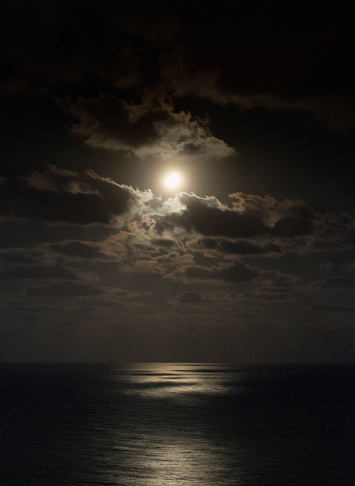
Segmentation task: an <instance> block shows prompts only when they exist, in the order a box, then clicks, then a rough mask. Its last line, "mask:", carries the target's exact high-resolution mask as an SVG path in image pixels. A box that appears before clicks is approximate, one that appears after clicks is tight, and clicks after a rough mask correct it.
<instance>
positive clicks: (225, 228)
mask: <svg viewBox="0 0 355 486" xmlns="http://www.w3.org/2000/svg"><path fill="white" fill-rule="evenodd" d="M231 198H232V199H234V200H233V201H232V203H231V205H223V204H222V203H220V202H219V201H218V200H217V199H216V198H214V197H204V198H201V197H197V196H195V195H188V194H184V195H181V196H180V201H181V203H182V204H184V206H185V208H186V209H184V210H182V211H180V212H175V213H174V212H172V213H171V214H169V215H167V216H166V217H165V218H158V219H157V223H156V228H157V230H158V231H163V230H164V229H165V228H171V227H172V226H174V225H176V226H182V227H184V228H185V229H186V230H187V231H192V230H195V231H197V232H199V233H201V234H203V235H206V236H226V237H230V238H245V237H256V236H260V235H269V236H274V237H279V238H283V237H284V238H294V237H296V236H303V235H309V234H311V233H313V232H314V231H315V213H314V211H313V210H312V209H311V208H310V207H309V206H307V205H306V204H305V203H304V202H303V201H276V200H275V199H273V198H271V197H266V198H261V197H258V196H247V195H244V194H243V195H241V194H238V195H231ZM210 242H211V240H210ZM224 245H225V249H226V247H228V243H227V242H224ZM222 246H223V243H222ZM240 248H241V249H242V246H240ZM235 249H236V248H235ZM244 250H246V247H245V248H244ZM254 250H256V247H254ZM274 250H276V247H274ZM230 251H231V252H234V248H233V247H232V245H230Z"/></svg>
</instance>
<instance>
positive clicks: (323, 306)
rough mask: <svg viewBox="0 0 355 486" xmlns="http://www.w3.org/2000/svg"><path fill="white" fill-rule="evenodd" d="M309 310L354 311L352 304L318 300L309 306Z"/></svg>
mask: <svg viewBox="0 0 355 486" xmlns="http://www.w3.org/2000/svg"><path fill="white" fill-rule="evenodd" d="M310 310H312V311H320V312H324V313H327V312H334V313H337V312H340V313H342V312H355V305H354V304H338V303H332V302H326V303H323V302H319V303H316V304H312V305H311V306H310Z"/></svg>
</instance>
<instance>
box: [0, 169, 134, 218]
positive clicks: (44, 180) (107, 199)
mask: <svg viewBox="0 0 355 486" xmlns="http://www.w3.org/2000/svg"><path fill="white" fill-rule="evenodd" d="M134 199H135V196H134V192H133V190H131V189H130V188H128V187H126V186H120V185H119V184H116V183H115V182H113V181H111V180H109V179H104V178H101V177H99V176H98V175H97V174H95V173H94V172H92V171H87V172H86V173H85V174H84V175H83V176H79V175H78V174H76V173H74V172H71V171H67V170H63V169H58V168H57V167H53V166H52V167H50V168H49V169H48V170H47V171H46V172H44V173H38V172H33V173H32V175H31V176H30V177H23V178H14V179H9V180H3V181H2V183H1V185H0V203H1V215H2V216H6V217H15V218H20V219H21V218H23V219H35V220H40V221H45V222H50V223H73V224H81V225H88V224H93V223H103V224H109V223H112V222H113V220H114V218H115V217H117V216H119V215H121V214H123V213H125V212H127V211H128V210H129V204H130V203H131V202H132V203H133V202H134Z"/></svg>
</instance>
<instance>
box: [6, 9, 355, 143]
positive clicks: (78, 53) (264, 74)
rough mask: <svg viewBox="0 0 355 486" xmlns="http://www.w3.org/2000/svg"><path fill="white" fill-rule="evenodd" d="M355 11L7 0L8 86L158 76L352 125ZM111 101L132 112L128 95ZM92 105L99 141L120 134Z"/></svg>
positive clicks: (160, 88)
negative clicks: (98, 118)
mask: <svg viewBox="0 0 355 486" xmlns="http://www.w3.org/2000/svg"><path fill="white" fill-rule="evenodd" d="M19 12H21V14H19ZM354 13H355V12H354V6H353V5H352V4H351V3H350V2H347V3H345V2H341V4H340V5H338V7H337V8H336V9H334V5H333V4H332V3H331V2H329V3H328V2H326V3H323V4H322V8H319V6H318V5H316V4H312V5H310V4H309V3H308V4H307V3H301V4H297V7H296V6H294V5H291V4H289V3H282V2H276V3H275V2H273V3H272V4H268V3H267V2H257V3H255V2H251V3H250V4H249V3H248V5H246V4H243V3H240V2H238V3H236V2H229V1H227V0H223V1H222V2H220V3H219V4H218V7H217V6H216V5H215V4H214V3H213V2H202V1H197V2H194V6H193V7H192V6H191V3H187V2H186V1H182V2H166V3H164V5H163V4H162V2H160V1H152V2H150V3H149V7H147V4H146V2H144V1H135V2H133V4H132V2H120V4H119V5H118V4H117V5H116V4H114V3H112V2H110V3H108V2H103V3H101V4H100V5H98V4H94V3H92V2H87V3H86V4H85V6H83V5H82V4H81V3H79V2H76V1H73V2H59V1H55V2H51V5H50V6H49V5H48V4H46V3H45V2H41V1H40V2H37V3H36V6H35V7H31V8H30V7H29V5H28V4H27V3H26V2H23V1H14V2H8V3H7V5H6V7H5V10H4V12H3V15H2V20H1V24H0V28H1V33H2V38H3V42H2V46H3V47H2V49H1V50H0V59H1V64H2V72H3V78H4V80H3V83H2V89H3V90H8V91H15V90H19V89H27V90H37V91H39V90H40V91H44V92H47V91H53V90H55V91H56V92H59V93H64V92H68V91H72V92H73V93H76V92H78V91H81V93H84V94H85V93H86V92H90V91H91V92H92V91H95V92H97V87H98V86H101V89H102V90H111V91H117V89H121V90H124V89H126V90H128V89H129V90H131V92H132V91H134V93H137V92H139V93H141V94H143V92H144V91H146V90H147V87H149V88H150V89H154V90H155V91H156V92H158V93H162V92H163V93H173V94H174V95H175V96H182V95H189V96H191V95H195V96H196V95H197V96H200V97H208V98H210V99H212V100H213V101H214V102H217V103H223V104H225V103H228V102H232V103H234V104H236V105H238V106H240V107H242V108H244V109H254V108H256V107H263V108H266V109H269V110H304V111H308V112H310V113H312V114H313V115H314V116H315V117H317V118H318V119H319V120H321V121H325V122H326V123H328V124H329V125H330V126H332V127H335V128H339V129H342V128H346V127H348V126H354V122H355V119H354V112H355V110H354V104H355V98H354V84H355V83H354V81H355V79H354V74H353V70H352V65H351V62H349V59H351V58H352V52H353V47H354V44H355V42H354V30H353V25H352V19H353V17H354ZM93 86H95V89H93ZM79 104H80V103H79ZM113 105H116V109H117V116H118V120H121V121H118V120H117V123H118V124H119V123H122V116H123V118H124V115H123V112H124V110H122V104H121V105H120V102H119V101H117V102H116V103H113ZM86 108H88V107H86ZM95 109H96V108H95ZM90 110H91V115H92V107H91V108H90V109H89V110H88V111H85V113H87V114H88V112H89V111H90ZM113 111H114V108H113ZM87 116H88V115H86V117H83V120H82V124H81V131H82V132H83V134H85V135H89V137H91V136H92V141H94V139H95V135H96V136H98V135H99V134H100V135H101V143H105V144H109V145H111V144H110V140H109V139H107V138H106V135H107V134H108V132H107V131H106V130H105V129H104V127H101V128H99V129H98V130H95V131H94V132H91V131H90V133H88V124H87V123H88V118H87ZM84 118H85V120H84ZM92 119H93V118H92ZM143 119H144V118H143ZM106 120H107V119H106ZM115 123H116V122H115ZM140 123H141V127H143V125H144V122H143V121H141V122H140ZM138 125H139V124H138ZM96 128H98V127H96ZM139 128H140V127H138V133H137V135H136V137H137V139H138V140H139V141H140V142H142V141H143V139H142V138H141V137H143V138H144V137H146V139H147V140H152V139H154V138H155V136H156V131H155V130H154V129H153V130H152V126H151V125H150V124H149V123H148V126H146V135H145V136H144V133H143V131H142V130H140V129H139ZM103 135H104V136H103ZM132 136H133V137H134V135H132ZM125 137H128V138H129V137H131V135H129V133H128V132H127V130H126V128H125V127H123V130H122V132H121V136H120V137H119V138H118V140H119V141H120V143H121V144H122V143H123V142H124V141H125ZM99 138H100V137H98V138H97V137H96V142H97V141H98V139H99ZM126 142H127V140H126ZM116 143H117V142H116ZM111 148H112V147H111Z"/></svg>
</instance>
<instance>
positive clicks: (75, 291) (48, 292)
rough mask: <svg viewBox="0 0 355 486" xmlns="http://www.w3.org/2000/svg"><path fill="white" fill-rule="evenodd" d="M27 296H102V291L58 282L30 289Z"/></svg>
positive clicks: (82, 285) (72, 283)
mask: <svg viewBox="0 0 355 486" xmlns="http://www.w3.org/2000/svg"><path fill="white" fill-rule="evenodd" d="M26 293H27V295H29V296H30V297H41V296H51V297H83V296H87V295H92V296H94V295H100V294H102V290H101V289H100V288H98V287H93V286H90V285H85V284H82V283H76V282H58V283H54V284H50V285H43V286H40V287H28V288H27V289H26Z"/></svg>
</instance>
